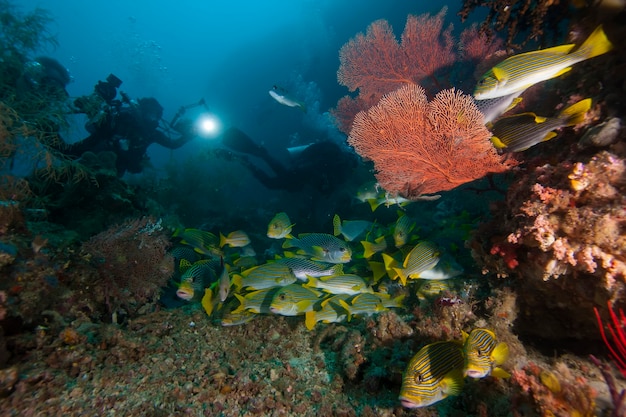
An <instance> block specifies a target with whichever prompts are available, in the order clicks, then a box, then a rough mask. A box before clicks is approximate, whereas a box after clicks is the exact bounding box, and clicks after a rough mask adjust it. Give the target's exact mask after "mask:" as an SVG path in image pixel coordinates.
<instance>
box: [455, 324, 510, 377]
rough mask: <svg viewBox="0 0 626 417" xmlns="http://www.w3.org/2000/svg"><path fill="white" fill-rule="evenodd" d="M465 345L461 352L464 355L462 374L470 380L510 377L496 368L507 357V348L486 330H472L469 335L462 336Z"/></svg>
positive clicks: (502, 370)
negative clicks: (491, 376) (489, 376)
mask: <svg viewBox="0 0 626 417" xmlns="http://www.w3.org/2000/svg"><path fill="white" fill-rule="evenodd" d="M463 337H464V339H465V343H464V344H463V352H464V353H465V369H464V374H465V375H466V376H469V377H470V378H484V377H486V376H487V375H493V376H495V377H498V378H508V377H510V376H511V375H510V374H509V373H508V372H506V371H505V370H504V369H502V368H500V367H498V365H502V364H503V363H504V361H505V360H506V358H507V357H508V356H509V347H508V346H507V344H506V343H504V342H500V343H498V340H497V339H496V335H495V334H494V333H493V332H492V331H491V330H488V329H474V330H472V331H471V332H470V333H469V335H468V334H467V333H464V334H463Z"/></svg>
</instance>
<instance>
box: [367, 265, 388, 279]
mask: <svg viewBox="0 0 626 417" xmlns="http://www.w3.org/2000/svg"><path fill="white" fill-rule="evenodd" d="M368 265H369V268H370V271H372V279H373V280H374V282H378V281H380V279H381V278H382V277H384V276H385V272H387V271H386V269H385V265H384V264H383V263H382V262H374V261H369V262H368Z"/></svg>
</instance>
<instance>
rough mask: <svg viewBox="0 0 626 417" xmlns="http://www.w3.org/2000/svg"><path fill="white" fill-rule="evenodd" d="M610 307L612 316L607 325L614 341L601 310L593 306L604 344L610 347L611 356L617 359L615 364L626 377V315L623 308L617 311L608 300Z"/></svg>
mask: <svg viewBox="0 0 626 417" xmlns="http://www.w3.org/2000/svg"><path fill="white" fill-rule="evenodd" d="M607 305H608V307H609V314H610V316H611V320H610V322H607V325H606V327H607V328H608V330H609V333H611V337H612V338H613V343H611V342H610V341H609V338H608V336H607V334H606V331H605V330H604V322H603V321H602V318H601V317H600V312H599V311H598V309H597V308H596V307H594V308H593V311H594V312H595V313H596V320H598V327H599V328H600V334H601V335H602V340H604V344H605V345H606V347H608V348H609V351H610V352H611V356H612V357H613V360H614V361H615V365H617V368H618V369H619V371H620V373H621V374H622V375H623V376H624V377H626V316H625V315H624V312H623V311H622V310H619V313H616V312H615V311H614V310H613V309H612V308H611V303H610V302H607Z"/></svg>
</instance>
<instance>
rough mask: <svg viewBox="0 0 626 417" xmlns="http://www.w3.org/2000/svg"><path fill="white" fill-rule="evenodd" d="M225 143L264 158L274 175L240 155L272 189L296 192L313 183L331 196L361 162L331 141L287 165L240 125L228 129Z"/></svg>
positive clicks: (263, 182) (323, 143)
mask: <svg viewBox="0 0 626 417" xmlns="http://www.w3.org/2000/svg"><path fill="white" fill-rule="evenodd" d="M222 143H223V144H224V145H225V146H227V147H228V148H230V149H232V150H235V151H238V152H242V153H246V154H249V155H253V156H256V157H258V158H260V159H262V160H263V161H264V162H265V163H266V164H267V165H268V166H269V167H270V169H271V170H272V171H273V174H274V175H270V174H268V173H267V172H266V171H264V170H263V169H261V168H259V167H258V166H256V165H254V164H252V163H251V162H250V161H249V160H248V159H247V158H243V157H239V158H238V160H239V161H240V162H241V163H242V164H243V165H244V166H245V167H246V168H248V170H250V172H251V173H252V175H254V177H255V178H256V179H257V180H259V182H261V184H263V185H264V186H265V187H267V188H269V189H272V190H276V189H282V190H286V191H289V192H295V191H300V190H302V189H303V187H304V186H306V185H309V186H311V187H312V188H313V189H315V190H317V191H319V192H320V193H321V194H324V195H328V194H331V193H332V192H333V190H335V189H336V188H337V187H338V186H339V185H341V184H342V183H343V182H344V181H345V180H346V179H347V178H348V177H349V175H350V173H351V172H352V170H353V168H354V167H355V166H356V164H357V159H356V157H355V156H354V154H352V153H349V152H346V151H345V150H343V149H341V147H339V146H338V145H337V144H335V143H333V142H329V141H325V142H317V143H313V144H311V145H309V146H308V147H307V148H306V149H304V150H303V151H302V152H301V153H299V154H298V155H297V156H296V157H295V158H294V159H293V161H292V163H291V164H290V165H289V166H285V165H283V164H282V163H281V162H280V161H279V160H278V159H276V158H274V157H273V156H272V155H271V154H270V153H269V152H268V151H267V149H265V148H264V147H262V146H261V145H258V144H256V143H255V142H254V141H253V140H252V139H251V138H250V137H249V136H248V135H246V134H245V133H244V132H242V131H241V130H239V129H237V128H234V127H233V128H230V129H228V130H226V132H224V134H223V135H222Z"/></svg>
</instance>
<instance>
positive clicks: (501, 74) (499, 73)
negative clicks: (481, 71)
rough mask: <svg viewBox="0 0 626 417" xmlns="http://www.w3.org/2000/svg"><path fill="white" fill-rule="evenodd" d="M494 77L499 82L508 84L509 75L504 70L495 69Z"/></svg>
mask: <svg viewBox="0 0 626 417" xmlns="http://www.w3.org/2000/svg"><path fill="white" fill-rule="evenodd" d="M493 75H494V77H496V80H498V82H506V81H507V80H508V79H509V74H508V73H507V72H506V71H505V70H503V69H502V68H498V67H494V68H493Z"/></svg>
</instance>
